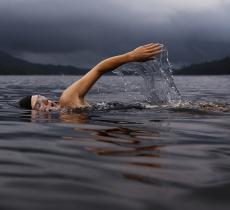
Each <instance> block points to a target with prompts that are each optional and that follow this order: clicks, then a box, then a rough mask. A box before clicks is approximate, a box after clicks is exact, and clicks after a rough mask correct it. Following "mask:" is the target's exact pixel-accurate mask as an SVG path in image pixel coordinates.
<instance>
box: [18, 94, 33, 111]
mask: <svg viewBox="0 0 230 210" xmlns="http://www.w3.org/2000/svg"><path fill="white" fill-rule="evenodd" d="M31 98H32V95H31V96H26V97H24V98H22V99H20V101H19V102H18V104H19V106H20V107H21V108H24V109H32V106H31Z"/></svg>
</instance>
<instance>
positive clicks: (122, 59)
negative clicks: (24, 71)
mask: <svg viewBox="0 0 230 210" xmlns="http://www.w3.org/2000/svg"><path fill="white" fill-rule="evenodd" d="M161 49H162V45H161V44H154V43H150V44H147V45H143V46H140V47H138V48H136V49H134V50H132V51H130V52H128V53H125V54H122V55H118V56H114V57H111V58H107V59H105V60H103V61H101V62H100V63H98V64H97V65H96V66H95V67H94V68H92V69H91V70H90V71H89V72H88V73H86V74H85V75H84V76H83V77H82V78H81V79H79V80H77V81H75V82H74V83H73V84H72V85H70V86H69V87H68V88H66V89H65V90H64V91H63V93H62V95H61V97H60V99H59V101H58V102H53V101H51V100H49V99H47V98H46V97H44V96H41V95H30V96H26V97H24V98H22V99H21V100H20V101H19V106H20V107H22V108H25V109H32V110H41V111H46V110H52V109H59V108H67V109H75V108H85V107H89V106H90V105H89V104H88V103H87V102H86V101H85V99H84V97H85V95H86V94H87V92H88V91H89V90H90V89H91V87H92V86H93V84H94V83H95V82H96V81H97V80H98V79H99V78H100V77H101V76H102V75H103V74H105V73H106V72H108V71H112V70H114V69H116V68H117V67H119V66H121V65H123V64H125V63H128V62H145V61H148V60H152V59H154V57H155V56H156V55H158V54H159V53H161Z"/></svg>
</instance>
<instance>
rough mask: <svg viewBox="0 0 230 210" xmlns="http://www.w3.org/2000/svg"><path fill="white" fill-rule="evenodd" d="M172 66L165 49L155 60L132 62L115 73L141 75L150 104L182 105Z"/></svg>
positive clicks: (145, 94) (122, 75) (143, 90)
mask: <svg viewBox="0 0 230 210" xmlns="http://www.w3.org/2000/svg"><path fill="white" fill-rule="evenodd" d="M171 69H172V65H171V63H170V62H169V59H168V51H167V49H166V47H163V49H162V53H161V54H160V55H159V56H158V57H156V59H155V60H152V61H147V62H144V63H140V62H132V63H128V64H125V65H123V66H121V67H119V68H118V69H116V70H114V71H113V72H114V73H115V74H117V75H120V76H121V77H122V80H123V81H124V85H125V86H126V83H127V82H125V78H124V76H125V75H139V76H141V77H142V78H143V87H142V93H143V95H144V96H145V101H146V102H148V103H149V104H170V105H176V104H180V103H181V95H180V93H179V91H178V89H177V87H176V85H175V83H174V80H173V76H172V70H171Z"/></svg>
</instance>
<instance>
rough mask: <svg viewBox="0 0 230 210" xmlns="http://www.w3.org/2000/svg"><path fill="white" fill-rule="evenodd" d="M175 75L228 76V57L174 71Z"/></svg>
mask: <svg viewBox="0 0 230 210" xmlns="http://www.w3.org/2000/svg"><path fill="white" fill-rule="evenodd" d="M174 74H175V75H227V74H230V57H226V58H223V59H221V60H215V61H210V62H206V63H200V64H192V65H190V66H187V67H183V68H181V69H179V70H175V71H174Z"/></svg>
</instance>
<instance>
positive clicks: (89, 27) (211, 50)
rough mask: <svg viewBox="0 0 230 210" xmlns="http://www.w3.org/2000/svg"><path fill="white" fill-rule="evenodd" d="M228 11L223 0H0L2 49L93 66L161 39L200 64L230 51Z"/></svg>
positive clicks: (179, 56) (179, 58) (176, 57)
mask: <svg viewBox="0 0 230 210" xmlns="http://www.w3.org/2000/svg"><path fill="white" fill-rule="evenodd" d="M229 9H230V4H229V1H223V0H222V1H221V0H219V1H218V0H208V1H205V3H202V2H201V3H200V2H199V1H197V0H193V2H189V3H188V2H187V3H185V2H184V1H180V0H174V1H170V0H165V1H158V0H155V1H153V0H142V1H140V0H132V1H131V0H130V1H121V0H97V1H89V0H84V1H83V0H78V1H77V0H66V1H60V0H1V2H0V28H1V33H0V49H1V50H5V51H9V52H12V53H14V54H15V55H18V56H20V57H23V58H25V59H29V60H31V61H35V62H46V63H49V62H51V63H64V64H75V65H80V66H90V65H92V64H95V62H97V61H99V60H100V59H102V58H104V57H107V56H110V55H113V54H116V53H121V52H125V51H126V50H130V49H132V48H133V47H136V46H137V45H139V44H143V43H147V42H152V41H157V42H161V43H164V44H165V45H166V46H167V47H168V49H169V52H170V58H171V59H172V61H173V62H175V63H189V62H199V61H204V60H209V59H214V58H220V57H223V56H226V55H230V40H229V37H230V27H229V23H228V22H229V21H228V20H229V17H230V15H229V14H228V11H229Z"/></svg>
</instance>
